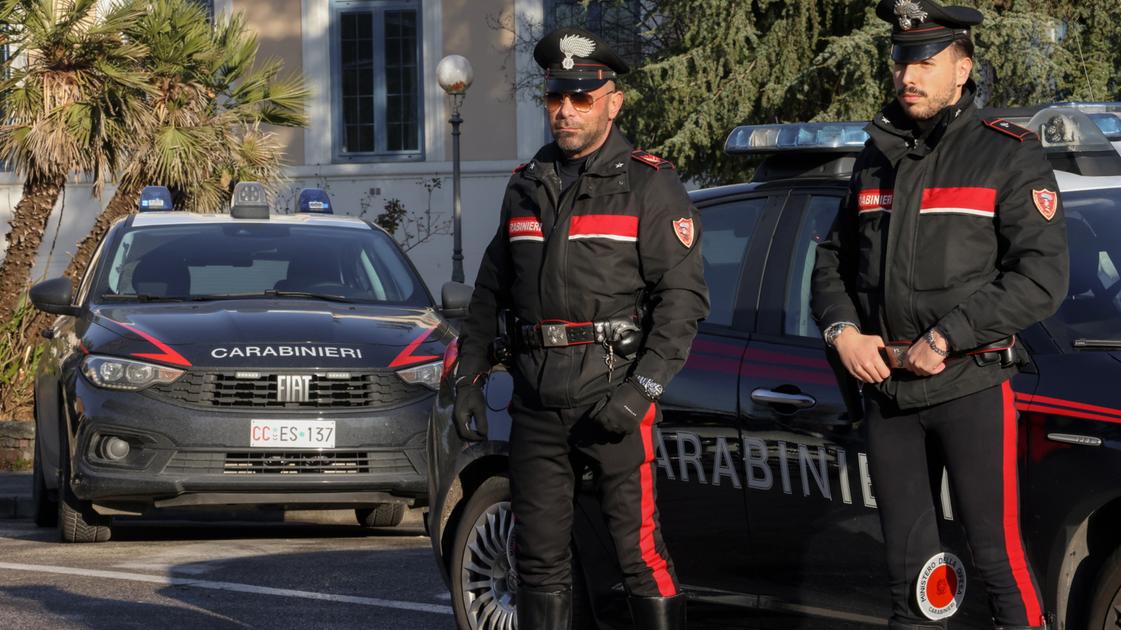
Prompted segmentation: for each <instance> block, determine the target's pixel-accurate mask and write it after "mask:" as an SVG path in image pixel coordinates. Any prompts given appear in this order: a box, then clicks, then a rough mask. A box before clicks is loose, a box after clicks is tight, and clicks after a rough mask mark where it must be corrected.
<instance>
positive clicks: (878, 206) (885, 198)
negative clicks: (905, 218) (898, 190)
mask: <svg viewBox="0 0 1121 630" xmlns="http://www.w3.org/2000/svg"><path fill="white" fill-rule="evenodd" d="M894 201H895V191H894V190H893V189H891V188H888V189H882V190H881V189H877V188H867V189H864V190H862V191H860V192H859V193H857V196H856V207H857V209H858V210H859V211H860V212H859V213H860V214H868V213H870V212H891V206H892V203H893V202H894Z"/></svg>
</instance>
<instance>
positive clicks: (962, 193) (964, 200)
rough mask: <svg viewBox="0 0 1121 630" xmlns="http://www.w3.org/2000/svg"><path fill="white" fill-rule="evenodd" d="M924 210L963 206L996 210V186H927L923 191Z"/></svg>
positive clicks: (965, 207) (989, 211) (990, 210)
mask: <svg viewBox="0 0 1121 630" xmlns="http://www.w3.org/2000/svg"><path fill="white" fill-rule="evenodd" d="M921 208H922V210H929V209H935V208H961V209H965V210H978V211H981V212H987V213H994V212H996V189H995V188H969V187H959V188H927V189H926V190H924V191H923V193H922V206H921Z"/></svg>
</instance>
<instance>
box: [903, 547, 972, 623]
mask: <svg viewBox="0 0 1121 630" xmlns="http://www.w3.org/2000/svg"><path fill="white" fill-rule="evenodd" d="M915 599H916V600H917V602H918V605H919V611H921V612H922V614H923V615H924V616H925V617H926V618H927V619H931V620H935V621H936V620H939V619H946V618H947V617H950V616H952V615H953V614H954V613H956V612H957V610H958V607H960V606H961V602H962V600H963V599H965V566H963V565H962V563H961V560H960V559H958V557H957V556H955V555H954V554H952V553H949V552H943V553H939V554H935V555H934V556H933V557H931V558H930V560H927V561H926V563H925V564H924V565H923V568H922V571H920V572H919V579H918V581H916V582H915Z"/></svg>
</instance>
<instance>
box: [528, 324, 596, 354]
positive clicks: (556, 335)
mask: <svg viewBox="0 0 1121 630" xmlns="http://www.w3.org/2000/svg"><path fill="white" fill-rule="evenodd" d="M518 337H519V339H518V341H519V342H520V343H521V344H522V346H523V347H526V348H566V347H568V346H582V345H587V344H591V343H596V325H595V322H566V321H562V320H555V319H553V320H545V321H542V322H538V323H536V324H520V325H519V326H518Z"/></svg>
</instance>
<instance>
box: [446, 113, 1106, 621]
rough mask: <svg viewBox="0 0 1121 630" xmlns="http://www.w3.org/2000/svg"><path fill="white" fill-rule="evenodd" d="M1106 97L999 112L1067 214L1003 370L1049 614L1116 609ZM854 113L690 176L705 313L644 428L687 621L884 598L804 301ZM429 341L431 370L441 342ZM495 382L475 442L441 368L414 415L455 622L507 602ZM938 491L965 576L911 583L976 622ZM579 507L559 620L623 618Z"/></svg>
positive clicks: (863, 463) (786, 614)
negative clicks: (1053, 283) (731, 171)
mask: <svg viewBox="0 0 1121 630" xmlns="http://www.w3.org/2000/svg"><path fill="white" fill-rule="evenodd" d="M1118 112H1121V105H1118V104H1069V105H1066V106H1055V107H1046V108H1035V109H1034V110H1029V111H1015V112H1008V115H1007V116H1006V120H1009V121H1010V122H1012V123H1018V124H1021V125H1024V126H1027V127H1029V128H1031V129H1032V130H1034V131H1036V132H1037V133H1038V134H1039V136H1040V138H1041V141H1042V144H1043V146H1044V150H1045V151H1046V152H1047V155H1048V157H1049V159H1050V161H1051V162H1052V164H1053V165H1054V167H1055V168H1056V175H1057V179H1058V184H1059V188H1060V194H1061V196H1062V200H1063V206H1064V209H1065V212H1066V220H1067V225H1068V230H1069V239H1070V255H1071V281H1070V292H1069V295H1068V296H1067V298H1066V299H1065V300H1064V302H1063V304H1062V306H1061V308H1060V309H1059V310H1058V312H1057V313H1056V314H1055V315H1054V316H1052V317H1051V318H1049V319H1048V320H1046V321H1045V322H1042V323H1040V324H1037V325H1035V326H1032V327H1031V328H1030V329H1028V330H1026V331H1024V333H1023V335H1021V340H1022V342H1023V344H1024V345H1025V346H1026V347H1027V348H1028V350H1029V352H1030V354H1031V363H1030V365H1028V366H1027V367H1026V369H1024V370H1023V373H1021V374H1020V375H1018V376H1017V377H1016V378H1015V380H1014V381H1013V388H1014V390H1015V400H1016V408H1017V409H1018V411H1019V436H1020V448H1019V458H1020V459H1019V462H1018V463H1019V467H1020V482H1021V502H1022V508H1021V520H1022V530H1023V535H1024V537H1025V539H1026V544H1027V553H1028V554H1029V556H1030V559H1031V561H1032V563H1033V565H1034V567H1035V568H1036V571H1037V574H1038V576H1039V579H1040V585H1039V586H1040V588H1041V589H1042V591H1043V599H1044V602H1045V605H1046V608H1047V611H1048V612H1049V615H1050V623H1051V626H1052V627H1054V628H1068V629H1071V630H1082V629H1085V628H1092V629H1094V630H1104V629H1106V628H1109V629H1115V628H1117V627H1118V626H1119V624H1121V389H1119V388H1118V387H1117V386H1116V383H1118V382H1119V381H1121V157H1119V155H1118V153H1117V150H1116V147H1115V146H1113V145H1112V144H1111V143H1113V142H1118V141H1121V118H1118ZM982 115H983V116H988V115H989V113H983V114H982ZM864 126H865V125H864V123H808V124H793V125H763V126H745V127H740V128H737V129H735V130H734V131H733V132H732V133H731V135H730V136H729V138H728V141H727V145H726V150H727V151H728V152H729V153H733V154H742V155H745V156H759V157H760V158H761V159H762V162H761V163H760V165H759V167H758V168H757V169H756V171H755V175H754V178H753V180H752V181H751V182H750V183H745V184H738V185H732V186H725V187H719V188H712V189H707V190H700V191H695V192H693V193H691V198H692V200H693V202H694V204H695V205H696V206H697V208H698V209H699V210H700V213H701V217H702V220H703V221H704V247H703V250H702V251H703V255H704V266H705V277H706V280H707V282H708V285H709V289H710V292H711V300H712V312H711V315H710V316H709V318H708V320H707V321H705V322H703V323H702V325H701V327H700V332H699V334H698V336H697V338H696V341H695V342H694V344H693V348H692V352H691V355H690V357H689V361H688V363H687V364H686V366H685V368H684V369H683V370H682V372H681V373H680V374H679V375H678V376H677V377H676V378H675V379H674V380H673V382H672V383H671V385H670V387H669V388H667V390H666V393H665V395H664V396H663V397H662V399H661V402H662V405H663V413H664V420H663V422H662V423H661V424H660V426H659V427H658V432H657V438H656V440H655V443H656V461H657V465H658V471H659V479H658V506H659V513H660V515H661V523H662V527H663V535H664V538H665V541H666V545H667V546H668V548H669V550H670V552H671V554H672V556H673V560H674V563H675V566H676V569H677V572H678V575H679V578H680V580H681V582H682V584H683V588H684V589H685V590H686V592H688V593H689V595H690V610H689V616H690V627H702V628H707V627H715V628H731V627H750V628H760V627H763V628H789V627H799V628H868V627H884V626H886V619H887V618H888V617H889V615H890V599H889V596H888V588H887V572H886V566H885V564H884V561H883V549H882V546H883V538H882V533H881V530H880V523H879V518H878V515H877V513H876V509H877V507H876V496H875V492H874V485H873V480H872V479H871V477H870V475H869V468H868V458H867V452H868V447H867V443H866V441H865V436H864V432H863V429H862V418H861V416H860V409H861V404H860V401H859V392H858V391H856V390H855V387H854V388H853V389H851V390H850V389H842V388H841V387H840V386H839V385H838V380H837V377H836V371H835V370H836V369H837V368H838V366H837V365H835V364H833V363H831V358H830V355H829V354H828V353H827V352H826V349H825V346H824V344H823V342H822V339H821V334H820V331H819V330H818V328H817V326H816V324H815V322H814V320H813V319H812V317H811V315H810V308H809V296H810V275H811V271H812V268H813V261H814V254H815V248H816V245H817V243H818V242H820V241H821V240H822V239H823V238H825V236H826V235H827V233H828V231H829V229H830V227H831V225H832V223H833V219H834V217H835V215H836V213H837V211H838V208H839V206H840V204H841V201H842V197H843V196H844V195H845V193H846V191H847V184H848V178H849V175H850V173H851V169H852V166H853V163H854V161H855V157H856V154H857V153H858V152H859V151H860V150H861V148H862V147H863V145H864V142H865V140H866V138H867V136H866V134H865V132H864V130H863V128H864ZM448 352H449V354H448V361H447V363H448V364H449V365H451V364H452V362H453V361H454V353H455V344H452V345H450V346H449V348H448ZM511 389H512V388H511V386H510V383H509V378H508V377H506V376H505V375H504V374H503V373H502V372H501V370H496V372H495V373H494V374H493V375H492V378H491V379H490V381H489V383H488V391H487V397H488V402H489V405H490V409H491V413H490V433H489V440H488V441H486V442H481V443H463V442H462V441H460V440H459V438H458V437H457V436H456V433H455V430H454V427H453V426H452V424H451V421H450V413H451V406H452V402H453V400H454V396H453V392H452V391H451V389H450V387H449V386H446V385H445V386H444V387H442V388H441V391H440V392H439V396H438V398H437V401H436V407H435V409H434V411H433V416H432V423H431V426H430V429H429V441H428V448H429V457H428V462H429V492H430V502H431V511H430V515H429V520H428V528H429V532H430V534H431V538H432V546H433V550H434V552H435V555H436V558H437V561H438V565H439V567H440V568H441V570H442V572H443V574H444V576H445V578H446V579H447V581H448V584H449V586H450V588H451V592H452V600H453V608H454V611H455V614H456V618H457V622H458V623H459V627H460V628H503V627H508V626H506V625H504V624H506V623H508V620H510V619H511V618H512V617H513V616H514V607H515V606H516V600H515V597H516V583H517V574H516V569H515V566H516V565H515V563H514V557H515V555H516V549H514V548H513V546H512V544H511V542H510V541H511V537H510V532H511V530H512V528H513V527H515V526H516V519H515V518H514V517H513V515H512V514H511V512H510V503H509V481H508V479H507V477H506V457H507V453H508V445H507V443H506V440H507V437H508V434H509V426H510V425H509V423H510V420H509V416H508V415H507V414H506V413H505V411H504V409H505V407H506V404H507V402H508V400H509V397H510V393H511ZM935 479H937V475H935ZM588 480H590V477H588V476H587V475H585V481H588ZM953 495H954V493H953V489H952V488H951V487H950V484H949V483H948V482H947V481H946V480H945V477H944V476H943V478H942V483H941V493H940V496H941V501H940V503H941V505H940V510H939V512H940V516H941V528H942V530H943V531H942V537H943V541H944V542H945V543H946V546H947V550H948V551H951V552H953V553H954V554H955V555H957V556H958V557H959V558H962V559H964V560H965V561H966V562H965V566H964V571H965V576H966V578H967V579H966V580H964V581H962V583H961V584H958V585H952V586H954V588H949V589H945V588H944V589H942V590H941V591H936V590H932V591H931V593H930V594H929V595H930V596H931V598H932V599H937V600H938V601H937V602H935V603H937V605H938V606H941V607H943V608H944V609H946V610H949V611H951V612H952V611H954V610H956V614H954V616H953V618H952V619H953V620H952V626H953V627H970V628H973V627H976V628H991V627H992V623H991V620H990V618H989V614H988V606H987V603H986V602H985V601H984V600H985V594H984V588H983V587H982V586H981V585H980V580H979V578H977V579H976V580H975V579H974V578H975V576H976V574H975V573H974V572H973V568H972V567H971V566H970V565H969V563H968V559H969V551H968V546H967V543H966V540H965V538H964V534H963V532H962V530H961V528H960V526H959V525H958V523H957V522H956V520H955V512H954V498H953ZM577 503H578V507H579V509H578V513H577V518H576V519H575V529H576V532H575V536H574V540H573V544H574V547H575V551H576V553H575V554H574V556H575V558H576V562H577V563H578V564H579V567H580V570H579V571H577V572H576V575H577V581H578V582H579V584H578V586H579V588H580V592H581V593H582V594H583V595H584V597H583V598H582V599H581V600H580V603H581V607H580V608H579V610H578V611H577V612H578V615H577V618H578V625H579V626H581V627H589V628H591V627H597V626H598V627H603V628H607V627H628V625H627V624H628V621H627V619H628V617H627V613H626V610H627V609H626V604H625V602H624V601H622V593H621V586H620V583H621V579H620V576H619V573H618V568H617V567H615V566H613V562H612V559H613V558H614V557H615V554H614V553H613V552H611V544H612V543H611V539H610V536H609V535H608V533H607V529H606V528H605V527H604V526H603V519H602V516H601V515H600V514H599V512H598V509H597V507H596V503H595V501H594V500H590V497H589V496H587V495H586V494H585V495H583V496H580V497H578V499H577ZM930 583H931V584H932V585H933V584H934V583H933V581H931V582H930ZM943 586H945V584H943ZM958 586H960V587H961V588H956V587H958Z"/></svg>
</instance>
